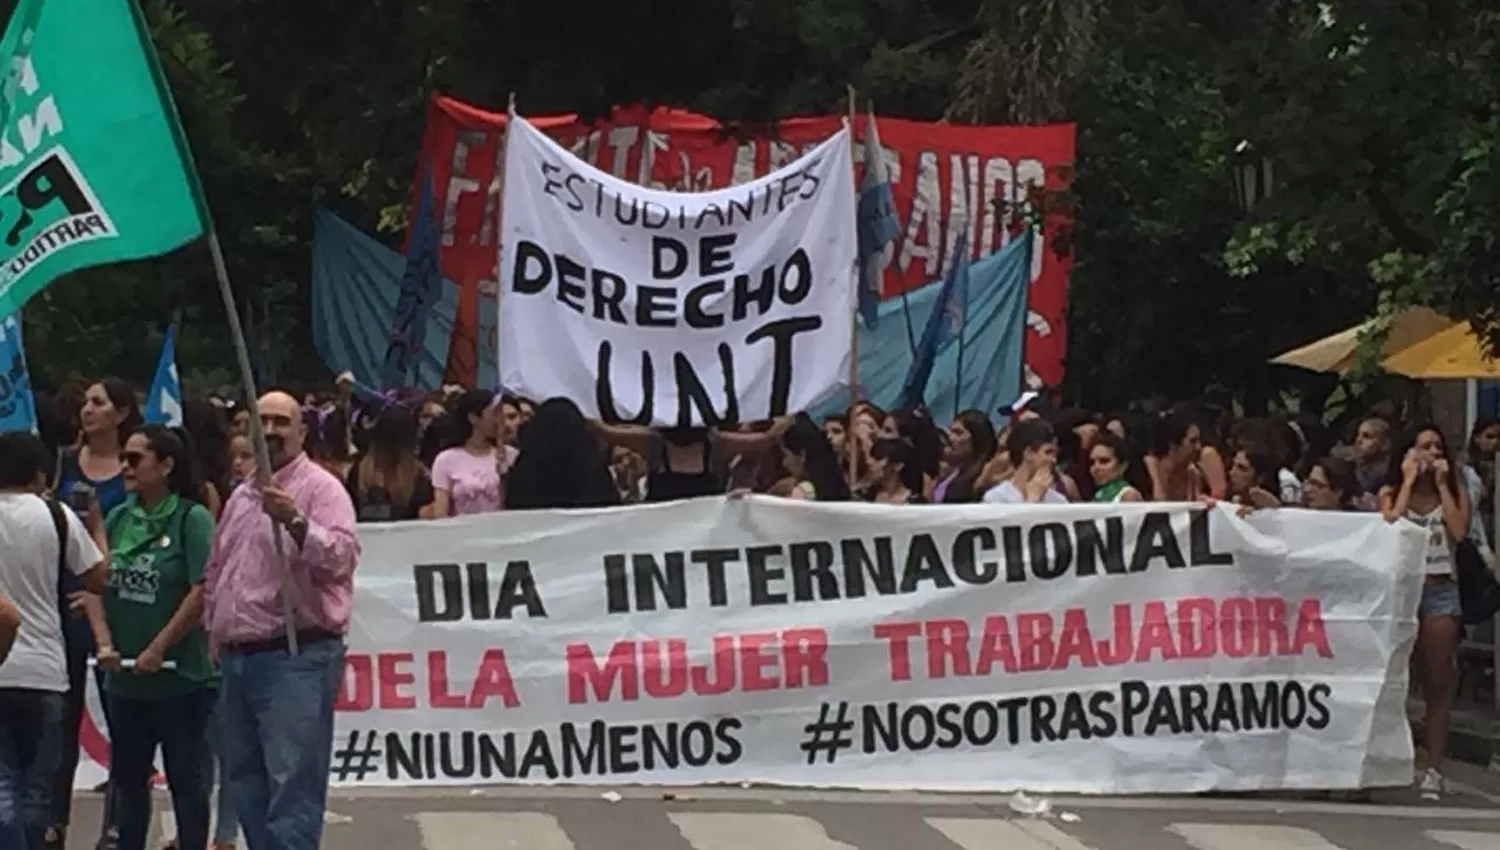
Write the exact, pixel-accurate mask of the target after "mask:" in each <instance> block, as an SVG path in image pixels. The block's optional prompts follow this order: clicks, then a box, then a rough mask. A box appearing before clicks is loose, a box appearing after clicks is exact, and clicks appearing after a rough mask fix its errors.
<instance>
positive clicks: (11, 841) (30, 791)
mask: <svg viewBox="0 0 1500 850" xmlns="http://www.w3.org/2000/svg"><path fill="white" fill-rule="evenodd" d="M51 469H52V459H51V457H50V454H49V453H48V451H47V448H46V446H44V445H43V444H42V441H41V440H40V439H38V438H37V437H35V436H34V435H32V434H28V433H25V432H10V433H5V434H0V552H3V553H4V563H3V564H0V596H3V597H5V598H6V599H9V600H10V601H11V602H12V603H13V604H14V606H15V609H16V613H17V615H18V619H19V620H20V628H19V629H18V630H17V633H16V638H15V644H14V646H12V647H11V650H10V654H9V657H7V658H6V659H5V664H4V665H3V666H0V847H4V848H7V849H8V848H12V847H15V848H22V850H40V848H41V847H42V843H43V838H44V836H45V834H46V831H47V824H48V822H49V821H50V820H51V809H52V780H53V774H54V773H55V772H56V771H57V764H58V760H59V759H60V758H61V757H62V749H61V747H62V734H63V729H62V726H63V724H62V717H63V702H64V694H66V693H67V691H68V671H67V666H66V662H65V659H64V654H63V633H62V605H61V602H62V600H60V599H58V570H59V567H61V568H62V569H65V570H67V571H69V572H71V573H72V574H74V575H76V576H78V577H79V581H80V583H81V584H82V585H83V587H84V589H85V591H87V592H89V593H94V594H98V593H101V592H103V590H104V586H105V582H106V580H107V579H108V573H109V564H108V561H107V559H106V558H105V556H104V555H102V554H101V552H105V551H108V546H104V545H102V540H103V525H104V524H103V522H102V521H101V519H100V517H99V511H98V509H97V508H95V509H94V510H93V511H92V513H91V514H90V516H89V525H90V528H91V529H92V533H91V532H90V531H89V530H86V529H85V527H84V524H83V522H81V521H80V520H79V519H78V517H77V516H76V515H75V514H74V513H73V512H72V511H70V510H68V509H66V508H64V507H62V506H61V505H58V504H56V503H55V502H49V501H46V500H45V499H43V498H42V497H41V496H40V495H38V494H39V493H40V492H42V491H43V490H44V489H45V488H46V482H47V473H48V472H50V471H51Z"/></svg>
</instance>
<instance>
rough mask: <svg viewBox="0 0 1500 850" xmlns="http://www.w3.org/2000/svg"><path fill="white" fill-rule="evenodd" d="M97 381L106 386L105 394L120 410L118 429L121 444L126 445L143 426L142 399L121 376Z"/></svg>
mask: <svg viewBox="0 0 1500 850" xmlns="http://www.w3.org/2000/svg"><path fill="white" fill-rule="evenodd" d="M97 383H98V384H99V386H100V387H103V388H104V394H105V395H106V396H109V403H110V404H113V405H114V406H115V410H118V411H120V414H121V416H120V424H119V426H118V428H117V429H116V430H117V432H118V433H119V437H120V445H121V446H124V445H125V441H126V440H128V439H130V435H131V434H134V433H135V432H137V431H139V430H140V428H141V403H140V400H139V399H137V398H136V395H135V390H134V389H133V388H132V387H131V386H130V385H129V384H127V383H125V382H124V381H122V380H120V379H119V378H104V379H102V380H100V381H98V382H97Z"/></svg>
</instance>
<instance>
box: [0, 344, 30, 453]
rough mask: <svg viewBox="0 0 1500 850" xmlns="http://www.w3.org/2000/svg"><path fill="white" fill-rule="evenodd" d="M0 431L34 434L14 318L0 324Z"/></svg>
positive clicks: (23, 355)
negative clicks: (29, 432) (30, 432)
mask: <svg viewBox="0 0 1500 850" xmlns="http://www.w3.org/2000/svg"><path fill="white" fill-rule="evenodd" d="M0 431H32V432H35V431H36V400H35V399H34V398H32V396H31V373H30V372H29V371H28V370H27V369H26V346H25V345H23V344H22V342H21V323H20V321H19V320H17V318H16V317H15V316H6V317H5V319H4V320H3V321H0Z"/></svg>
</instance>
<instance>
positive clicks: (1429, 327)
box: [1271, 307, 1454, 377]
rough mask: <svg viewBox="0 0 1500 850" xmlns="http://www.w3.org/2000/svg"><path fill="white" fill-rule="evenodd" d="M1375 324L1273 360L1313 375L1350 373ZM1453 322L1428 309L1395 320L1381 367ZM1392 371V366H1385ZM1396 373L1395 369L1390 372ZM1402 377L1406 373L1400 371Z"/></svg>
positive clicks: (1346, 332)
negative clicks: (1364, 337) (1363, 338)
mask: <svg viewBox="0 0 1500 850" xmlns="http://www.w3.org/2000/svg"><path fill="white" fill-rule="evenodd" d="M1373 322H1374V320H1371V321H1369V322H1365V323H1363V324H1360V325H1356V326H1355V327H1352V328H1349V329H1348V330H1342V331H1339V332H1338V333H1336V334H1333V335H1331V336H1326V337H1323V338H1322V339H1320V340H1318V341H1316V342H1310V343H1308V344H1307V345H1304V346H1302V347H1300V348H1294V349H1292V350H1291V351H1288V352H1286V353H1285V354H1282V355H1279V356H1277V357H1274V358H1272V359H1271V362H1272V363H1276V364H1278V365H1281V366H1297V367H1300V368H1302V369H1309V370H1311V371H1314V372H1347V371H1348V370H1350V369H1353V368H1354V365H1355V360H1356V355H1357V353H1358V350H1359V337H1360V334H1362V333H1363V332H1364V331H1365V329H1366V328H1368V327H1370V325H1371V324H1372V323H1373ZM1453 324H1454V322H1453V320H1452V319H1450V318H1448V317H1447V316H1443V315H1441V314H1439V313H1436V312H1434V311H1432V310H1429V309H1427V308H1426V307H1413V308H1411V309H1409V310H1405V311H1403V312H1401V313H1398V314H1397V315H1396V316H1394V317H1392V319H1391V324H1390V333H1388V334H1386V337H1385V344H1384V345H1382V346H1381V349H1380V355H1381V361H1382V362H1381V365H1382V366H1384V365H1385V361H1386V360H1388V359H1389V358H1391V357H1392V356H1394V355H1396V354H1398V353H1401V352H1403V351H1405V350H1407V349H1409V348H1411V347H1412V346H1414V345H1416V344H1418V343H1420V342H1422V341H1423V340H1426V339H1428V338H1429V337H1431V336H1432V335H1433V334H1436V333H1439V332H1440V331H1443V330H1446V329H1449V328H1452V327H1453ZM1386 368H1387V369H1389V367H1388V366H1387V367H1386ZM1391 371H1396V370H1391ZM1400 374H1403V375H1404V374H1407V373H1406V372H1401V373H1400ZM1413 377H1415V376H1413Z"/></svg>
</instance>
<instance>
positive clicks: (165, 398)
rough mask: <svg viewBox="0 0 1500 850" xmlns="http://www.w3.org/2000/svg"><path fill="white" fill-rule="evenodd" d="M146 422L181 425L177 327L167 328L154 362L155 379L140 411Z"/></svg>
mask: <svg viewBox="0 0 1500 850" xmlns="http://www.w3.org/2000/svg"><path fill="white" fill-rule="evenodd" d="M141 413H142V416H143V417H144V418H145V420H146V421H147V422H150V423H152V424H156V425H167V426H170V427H178V426H180V425H182V383H181V382H180V381H178V380H177V326H176V325H172V326H171V327H169V328H167V335H166V337H164V338H163V339H162V341H161V356H160V357H159V358H157V360H156V377H154V378H152V379H151V392H149V393H147V395H146V408H145V410H143V411H141Z"/></svg>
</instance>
